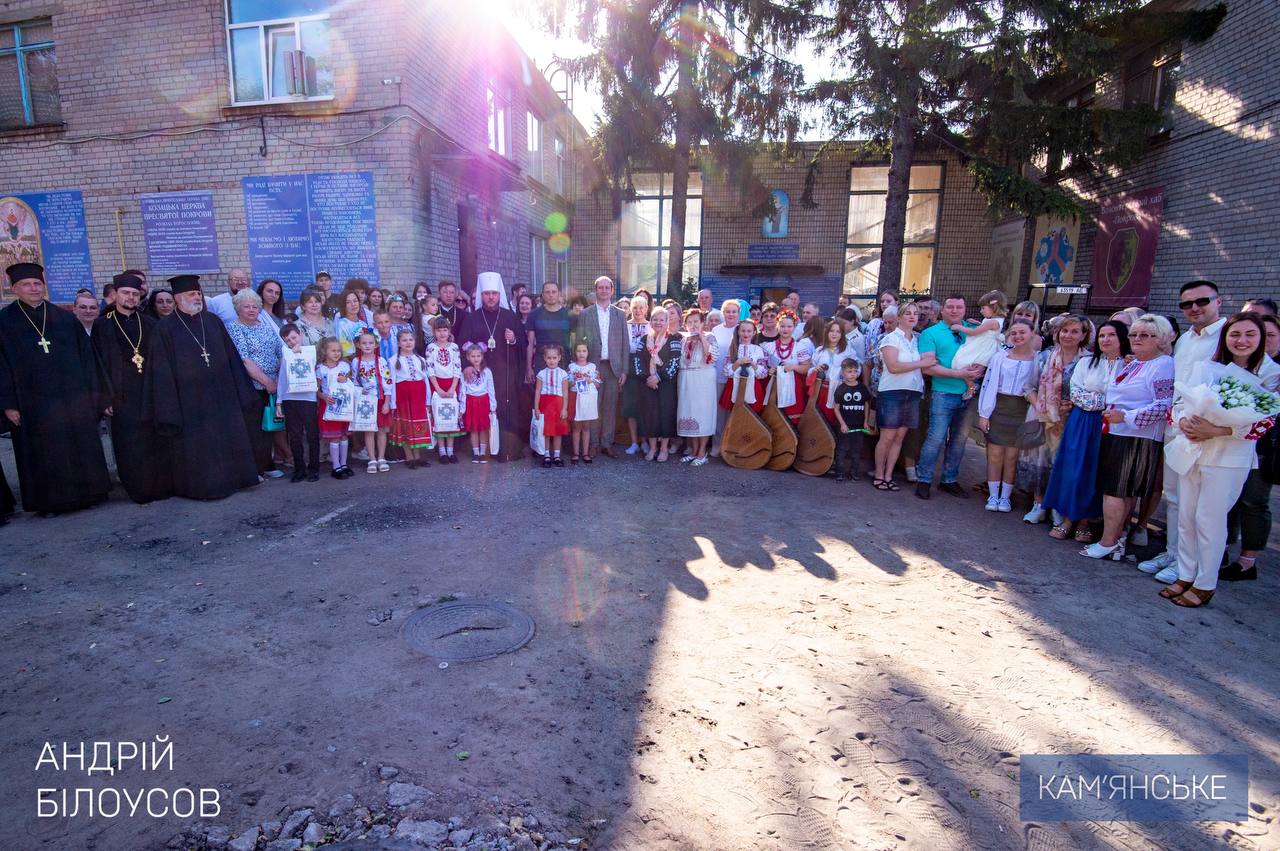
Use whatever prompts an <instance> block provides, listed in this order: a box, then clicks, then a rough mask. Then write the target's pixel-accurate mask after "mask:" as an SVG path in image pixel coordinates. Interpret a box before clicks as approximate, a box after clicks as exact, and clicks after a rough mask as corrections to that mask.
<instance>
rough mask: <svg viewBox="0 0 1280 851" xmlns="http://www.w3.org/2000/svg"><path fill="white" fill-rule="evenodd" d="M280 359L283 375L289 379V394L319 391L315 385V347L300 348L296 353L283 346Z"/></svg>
mask: <svg viewBox="0 0 1280 851" xmlns="http://www.w3.org/2000/svg"><path fill="white" fill-rule="evenodd" d="M281 357H282V358H283V359H284V368H285V374H286V375H287V376H288V377H289V392H290V393H314V392H316V390H318V389H319V386H318V385H317V384H316V347H315V346H300V347H299V351H298V352H296V353H295V352H294V351H293V349H291V348H289V347H288V346H285V347H284V351H283V353H282V354H281Z"/></svg>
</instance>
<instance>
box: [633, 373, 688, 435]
mask: <svg viewBox="0 0 1280 851" xmlns="http://www.w3.org/2000/svg"><path fill="white" fill-rule="evenodd" d="M632 377H633V378H634V377H635V376H632ZM630 383H631V381H630V380H628V381H627V384H630ZM637 384H639V385H640V386H639V394H638V398H637V399H636V403H637V405H636V406H637V409H638V410H637V414H638V416H637V418H636V419H637V422H636V425H637V429H636V430H637V431H638V432H639V434H640V437H676V436H677V434H676V401H677V398H676V382H675V381H674V380H667V381H663V382H660V383H659V384H658V389H657V390H654V389H652V388H650V387H649V385H648V384H646V383H645V382H644V381H637ZM623 386H624V387H625V386H626V385H623Z"/></svg>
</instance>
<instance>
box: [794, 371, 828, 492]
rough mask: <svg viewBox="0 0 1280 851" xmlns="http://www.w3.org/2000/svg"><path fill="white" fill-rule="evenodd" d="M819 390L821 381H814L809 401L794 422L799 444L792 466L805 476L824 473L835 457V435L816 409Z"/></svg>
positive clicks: (820, 389)
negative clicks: (798, 418) (796, 421)
mask: <svg viewBox="0 0 1280 851" xmlns="http://www.w3.org/2000/svg"><path fill="white" fill-rule="evenodd" d="M821 391H822V385H821V383H819V382H815V386H814V388H813V392H812V393H810V394H809V403H808V404H807V405H805V406H804V413H802V414H801V415H800V421H799V422H798V423H797V424H796V433H797V434H798V435H799V444H798V446H797V447H796V463H795V464H794V467H795V469H797V470H799V471H800V472H801V473H804V474H805V475H806V476H822V475H826V472H827V471H828V470H830V469H831V465H832V464H833V463H834V462H835V458H836V436H835V435H834V434H832V432H831V426H829V425H827V420H826V418H825V417H823V416H822V412H821V411H819V410H818V394H819V393H820V392H821Z"/></svg>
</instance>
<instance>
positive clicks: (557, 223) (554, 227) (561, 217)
mask: <svg viewBox="0 0 1280 851" xmlns="http://www.w3.org/2000/svg"><path fill="white" fill-rule="evenodd" d="M542 224H543V225H545V226H546V228H547V230H548V231H549V232H550V233H560V232H561V231H564V230H568V228H569V217H568V216H566V215H565V214H564V213H559V212H556V213H552V214H551V215H549V216H547V218H546V219H545V220H544V221H543V223H542Z"/></svg>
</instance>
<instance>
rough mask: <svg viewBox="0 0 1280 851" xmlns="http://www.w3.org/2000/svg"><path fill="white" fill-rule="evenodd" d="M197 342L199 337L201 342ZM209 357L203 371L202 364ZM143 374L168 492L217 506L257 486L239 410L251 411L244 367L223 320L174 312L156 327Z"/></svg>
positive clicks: (254, 396) (252, 394)
mask: <svg viewBox="0 0 1280 851" xmlns="http://www.w3.org/2000/svg"><path fill="white" fill-rule="evenodd" d="M202 335H203V336H202ZM201 343H204V345H205V347H206V348H207V349H208V352H209V365H208V366H206V365H205V362H204V358H203V357H202V356H201ZM150 365H151V367H152V368H151V369H149V370H147V372H146V379H147V380H146V385H145V386H146V389H145V397H146V405H147V407H146V411H145V413H144V415H143V418H144V419H147V418H149V419H150V420H151V422H152V423H153V424H154V427H155V430H156V433H157V434H159V435H160V436H161V437H162V438H164V440H163V442H164V443H165V444H166V447H167V454H168V459H169V463H170V470H171V472H172V475H173V492H174V493H175V494H176V495H178V496H185V497H187V498H188V499H222V498H223V497H226V496H230V495H231V494H233V493H235V492H236V491H238V490H240V489H241V488H246V487H249V486H250V485H254V484H257V482H258V468H257V465H256V464H255V463H254V460H253V445H252V444H251V443H250V440H249V432H248V430H247V429H246V428H245V420H244V413H243V411H244V409H245V408H247V407H249V406H251V405H255V404H257V403H258V401H259V400H258V393H257V391H255V390H254V389H253V383H252V382H251V381H250V380H249V373H248V372H246V371H245V368H244V361H242V360H241V359H240V354H239V352H237V351H236V347H235V345H234V344H233V343H232V342H231V337H230V336H228V335H227V329H226V327H225V326H224V325H223V324H222V320H221V319H219V318H218V317H216V316H214V315H213V314H211V313H208V312H206V311H202V312H200V313H197V314H196V315H195V316H188V315H186V314H184V313H183V312H182V311H180V310H176V311H174V312H173V313H172V314H171V315H169V316H166V317H165V318H164V319H161V320H160V321H159V322H158V323H157V324H156V333H155V343H154V344H153V345H152V349H151V360H150Z"/></svg>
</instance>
